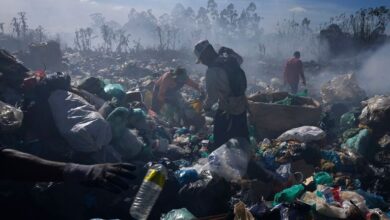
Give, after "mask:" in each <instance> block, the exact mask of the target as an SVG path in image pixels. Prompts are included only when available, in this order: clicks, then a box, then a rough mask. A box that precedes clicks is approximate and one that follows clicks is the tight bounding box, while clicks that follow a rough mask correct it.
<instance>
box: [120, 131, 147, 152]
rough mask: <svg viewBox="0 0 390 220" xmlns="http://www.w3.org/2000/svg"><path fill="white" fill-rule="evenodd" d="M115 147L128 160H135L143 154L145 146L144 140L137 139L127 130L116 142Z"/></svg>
mask: <svg viewBox="0 0 390 220" xmlns="http://www.w3.org/2000/svg"><path fill="white" fill-rule="evenodd" d="M113 145H114V146H113V147H114V148H115V149H116V150H117V151H118V153H120V155H121V156H122V157H124V158H126V159H134V158H135V157H136V156H137V155H139V154H140V153H141V152H142V149H143V147H144V146H145V144H144V142H143V141H142V139H141V138H139V137H137V135H136V134H135V133H134V132H132V131H131V130H130V129H126V131H125V132H124V133H123V135H122V137H121V138H120V139H119V140H117V141H115V142H114V143H113Z"/></svg>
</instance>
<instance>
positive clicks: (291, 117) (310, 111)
mask: <svg viewBox="0 0 390 220" xmlns="http://www.w3.org/2000/svg"><path fill="white" fill-rule="evenodd" d="M287 98H289V94H288V93H287V92H277V93H269V94H255V95H253V96H250V97H248V103H249V111H250V117H249V120H250V123H251V124H252V125H254V126H255V127H256V131H257V135H258V136H260V137H269V138H273V137H277V136H279V135H280V134H281V133H283V132H285V131H287V130H290V129H292V128H297V127H300V126H305V125H314V126H315V125H317V124H318V123H319V121H320V119H321V112H322V109H321V106H320V103H319V102H317V101H316V100H314V99H311V98H307V97H297V96H293V97H290V99H291V100H290V101H289V104H290V105H286V104H276V103H275V102H278V101H280V100H285V99H287Z"/></svg>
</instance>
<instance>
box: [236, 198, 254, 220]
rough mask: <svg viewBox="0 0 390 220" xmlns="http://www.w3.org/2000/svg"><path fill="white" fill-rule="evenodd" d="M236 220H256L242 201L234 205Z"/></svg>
mask: <svg viewBox="0 0 390 220" xmlns="http://www.w3.org/2000/svg"><path fill="white" fill-rule="evenodd" d="M234 220H255V218H254V217H253V215H252V213H251V212H250V211H249V210H248V209H247V208H246V207H245V204H244V203H243V202H241V201H240V202H238V203H237V204H235V205H234Z"/></svg>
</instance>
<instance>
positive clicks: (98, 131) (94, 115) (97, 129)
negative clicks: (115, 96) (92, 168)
mask: <svg viewBox="0 0 390 220" xmlns="http://www.w3.org/2000/svg"><path fill="white" fill-rule="evenodd" d="M48 102H49V105H50V110H51V112H52V115H53V118H54V122H55V124H56V126H57V128H58V130H59V132H60V134H61V136H62V137H64V138H65V140H66V141H67V142H68V143H69V145H70V146H71V147H72V148H73V149H74V150H75V151H80V152H95V151H98V150H100V149H101V148H102V146H105V145H107V144H108V143H110V141H111V137H112V134H111V126H110V124H109V123H108V122H107V121H106V120H104V118H103V117H102V116H101V115H100V114H99V113H98V112H97V111H96V109H95V107H93V106H92V105H90V104H89V103H88V102H87V101H85V100H84V99H83V98H81V97H80V96H78V95H76V94H73V93H71V92H67V91H64V90H56V91H54V92H52V93H51V95H50V97H49V100H48Z"/></svg>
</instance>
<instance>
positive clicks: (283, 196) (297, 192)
mask: <svg viewBox="0 0 390 220" xmlns="http://www.w3.org/2000/svg"><path fill="white" fill-rule="evenodd" d="M304 191H305V187H304V186H303V185H302V184H297V185H294V186H292V187H290V188H287V189H284V190H283V191H281V192H278V193H276V194H275V197H274V201H273V205H274V206H275V205H277V204H279V203H283V202H287V203H292V202H294V200H295V199H296V198H298V197H299V196H301V195H302V194H303V193H304Z"/></svg>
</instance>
